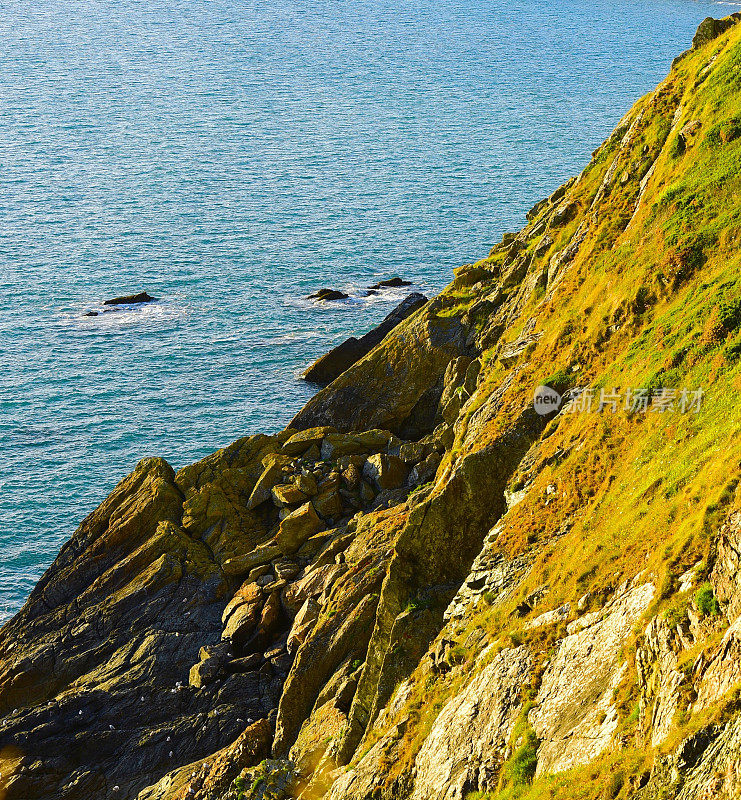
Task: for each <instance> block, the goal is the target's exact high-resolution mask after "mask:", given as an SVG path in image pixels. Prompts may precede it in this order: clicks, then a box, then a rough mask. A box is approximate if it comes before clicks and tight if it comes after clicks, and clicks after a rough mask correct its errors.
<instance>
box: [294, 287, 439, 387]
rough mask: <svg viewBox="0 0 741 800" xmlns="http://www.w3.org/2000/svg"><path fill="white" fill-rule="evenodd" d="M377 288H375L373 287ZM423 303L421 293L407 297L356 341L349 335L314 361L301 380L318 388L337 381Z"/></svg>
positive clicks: (424, 300) (423, 298)
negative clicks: (378, 323) (336, 379)
mask: <svg viewBox="0 0 741 800" xmlns="http://www.w3.org/2000/svg"><path fill="white" fill-rule="evenodd" d="M376 288H378V287H376ZM426 302H427V298H426V297H425V296H424V295H422V294H417V293H415V294H410V295H409V297H407V298H406V299H405V300H403V301H402V302H401V303H399V305H398V306H397V307H396V308H395V309H394V310H393V311H392V312H391V313H390V314H389V315H388V316H387V317H386V318H385V319H384V320H383V322H381V323H380V325H378V326H377V327H375V328H374V329H373V330H372V331H370V332H369V333H366V334H365V336H361V337H360V339H356V338H355V337H354V336H351V337H350V338H349V339H347V340H346V341H344V342H343V343H342V344H340V345H338V346H337V347H335V348H333V349H332V350H330V351H329V352H328V353H326V354H325V355H323V356H322V357H321V358H319V359H317V361H315V362H314V363H313V364H312V365H311V366H310V367H309V368H308V369H307V370H306V371H305V372H304V374H303V375H302V377H303V378H304V379H305V380H307V381H311V383H316V384H318V385H319V386H326V385H327V384H329V383H332V381H333V380H334V379H335V378H338V377H339V376H340V375H341V374H342V373H343V372H344V371H345V370H346V369H348V368H349V367H351V366H352V365H353V364H354V363H355V362H356V361H359V360H360V359H361V358H362V357H363V356H365V355H367V354H368V353H370V351H371V350H372V349H373V348H374V347H375V346H376V345H377V344H379V343H380V342H382V341H383V338H384V337H385V336H386V334H388V333H389V331H391V330H393V329H394V328H395V327H396V326H397V325H398V324H399V323H400V322H403V321H404V320H405V319H406V318H407V317H409V316H410V315H411V314H413V313H414V312H415V311H416V310H417V309H418V308H421V307H422V306H423V305H424V304H425V303H426Z"/></svg>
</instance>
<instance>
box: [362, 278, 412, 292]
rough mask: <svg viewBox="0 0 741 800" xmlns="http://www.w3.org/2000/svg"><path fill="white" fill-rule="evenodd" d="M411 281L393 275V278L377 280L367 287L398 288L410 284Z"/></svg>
mask: <svg viewBox="0 0 741 800" xmlns="http://www.w3.org/2000/svg"><path fill="white" fill-rule="evenodd" d="M411 285H412V282H411V281H405V280H403V279H402V278H400V277H399V276H398V275H395V276H394V277H393V278H387V279H386V280H383V281H378V283H374V284H373V285H372V286H369V287H368V288H369V289H384V288H390V289H394V288H398V287H400V286H411Z"/></svg>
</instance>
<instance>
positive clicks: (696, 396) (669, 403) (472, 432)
mask: <svg viewBox="0 0 741 800" xmlns="http://www.w3.org/2000/svg"><path fill="white" fill-rule="evenodd" d="M740 90H741V26H737V27H736V28H732V29H731V30H730V31H729V32H726V33H724V34H722V35H721V36H720V37H718V38H716V39H714V40H712V41H710V42H709V43H707V44H706V45H705V46H704V47H702V48H700V49H697V50H693V51H690V52H689V53H688V54H686V55H685V56H684V57H683V58H682V59H680V60H678V61H677V63H676V64H675V66H674V67H673V69H672V71H671V73H670V75H669V76H668V78H667V79H666V80H665V81H664V82H663V83H662V84H661V86H660V87H659V88H658V89H657V90H656V91H655V92H652V93H651V94H649V95H647V96H645V97H644V98H642V99H641V100H639V101H638V103H637V104H636V105H635V107H634V108H633V109H632V110H631V112H630V113H629V114H628V115H626V117H625V118H624V119H623V120H622V121H621V124H620V125H619V127H618V128H617V130H616V131H615V133H614V134H613V135H612V136H611V137H610V138H609V139H608V141H607V142H606V143H605V144H604V145H603V146H602V147H600V148H599V149H598V150H597V152H596V153H595V155H594V158H593V160H592V162H591V163H590V164H589V165H588V167H587V168H586V169H585V170H584V172H583V173H582V175H581V176H579V178H578V180H576V181H575V182H573V183H571V184H570V185H569V186H568V187H567V188H566V190H565V192H564V195H563V199H559V200H558V201H557V202H556V205H557V206H559V210H558V211H557V214H561V211H563V213H562V214H561V217H562V218H563V222H561V223H560V224H556V223H555V221H554V212H553V205H554V204H553V203H551V204H550V205H542V204H541V205H540V206H536V208H535V209H534V210H533V212H532V213H531V215H530V216H529V225H528V227H527V228H526V229H525V231H524V232H523V233H522V234H521V235H520V240H521V244H520V246H517V243H516V242H515V243H514V244H513V243H512V242H511V240H505V241H504V242H503V244H502V245H501V246H499V247H497V248H495V249H494V250H493V251H492V253H491V255H490V256H489V257H488V258H486V259H483V260H482V261H480V262H477V263H476V264H474V265H471V266H470V267H467V268H464V269H463V270H462V271H460V272H459V273H458V275H457V277H456V281H455V282H454V283H453V284H452V286H451V287H450V288H449V289H448V290H447V291H446V292H445V293H444V295H443V298H445V299H444V302H443V303H442V306H443V308H444V310H443V311H442V312H440V313H444V314H446V315H449V316H456V315H464V319H465V320H467V322H468V323H469V324H470V325H471V327H472V329H473V331H474V332H475V334H476V335H477V336H478V337H479V339H478V341H479V342H481V343H483V344H484V345H485V346H484V347H483V350H482V352H481V354H480V362H481V373H480V375H479V379H478V382H477V386H476V391H475V392H474V393H473V395H472V396H471V397H470V399H468V400H467V401H466V402H465V403H464V404H463V407H462V409H461V413H460V415H459V416H458V419H457V421H456V423H455V437H456V438H455V444H454V447H453V448H452V449H451V451H450V453H449V455H448V458H447V459H446V461H444V464H443V468H442V469H441V470H440V471H439V472H438V484H439V485H442V484H443V483H444V482H445V481H446V480H447V479H448V476H449V475H450V474H452V473H454V471H455V469H456V467H457V466H458V465H460V464H462V463H464V462H465V460H466V458H467V457H469V456H471V455H472V454H475V453H478V452H481V451H482V450H483V449H484V448H486V447H487V446H488V445H490V444H491V443H492V442H494V441H495V440H496V438H497V437H498V436H500V435H501V434H502V433H503V432H505V431H507V430H508V429H510V428H511V426H512V425H513V424H514V423H515V421H516V420H517V419H518V418H519V416H520V415H521V414H522V413H523V409H525V408H527V407H528V406H530V404H531V403H532V393H533V390H534V389H535V387H536V386H538V385H540V384H546V385H548V386H551V387H552V388H554V389H556V391H558V392H559V393H564V392H566V391H568V390H571V389H574V388H578V389H580V390H586V392H587V393H589V394H591V397H592V411H591V412H587V411H578V410H577V411H575V412H574V413H570V412H568V411H567V412H564V413H562V414H561V415H560V416H559V417H558V418H557V419H556V420H554V421H553V422H552V423H551V424H550V425H549V426H548V427H547V428H546V431H545V433H544V435H543V437H542V440H541V443H540V445H539V448H538V449H537V452H535V453H534V455H533V458H532V460H531V462H530V463H529V464H528V465H527V469H526V470H524V471H523V470H520V471H518V472H517V474H516V475H515V476H514V477H513V479H512V481H511V484H510V488H511V489H515V490H517V489H521V488H527V489H528V491H527V493H526V494H525V496H524V498H523V499H522V500H521V501H520V502H519V503H518V504H517V505H516V506H514V507H513V508H512V509H511V510H510V511H509V512H508V513H507V514H506V516H505V517H504V518H503V520H502V522H501V525H500V530H499V532H498V536H497V549H498V552H500V553H501V554H502V555H503V556H504V557H506V558H508V559H514V558H516V557H524V558H527V559H529V561H530V565H531V566H530V569H529V572H528V574H527V577H526V578H525V580H524V581H523V582H522V583H521V584H520V585H519V586H518V587H517V589H516V591H515V592H513V593H511V594H510V595H507V596H504V597H502V598H498V597H497V596H496V595H494V594H493V593H486V594H484V595H483V598H482V600H481V602H479V604H478V605H476V606H474V607H472V608H471V609H470V611H469V613H468V615H467V617H466V619H465V620H463V621H461V622H459V623H454V624H453V623H451V624H449V625H448V627H447V628H446V630H445V635H446V636H450V635H454V636H455V639H456V642H457V645H456V653H457V657H456V659H455V660H454V661H452V663H451V664H450V666H451V669H450V671H448V672H443V673H442V674H436V673H434V672H431V671H430V668H429V665H428V664H427V663H424V664H422V665H420V667H419V668H418V669H417V671H416V672H415V673H414V675H413V676H412V679H411V680H412V688H411V692H410V694H409V697H408V699H407V701H406V702H405V703H404V704H403V708H401V709H400V710H399V713H398V714H397V715H396V717H395V718H394V719H392V720H389V723H390V724H393V723H395V722H396V721H397V720H398V719H401V718H402V717H404V718H406V724H405V726H404V730H403V734H402V742H401V746H400V747H399V749H398V750H397V751H396V752H395V762H394V763H393V764H388V765H386V768H387V769H388V781H387V785H392V784H393V781H394V780H395V778H396V777H397V776H398V775H400V774H402V773H403V772H404V770H406V769H409V765H410V764H411V763H412V762H413V760H414V758H415V756H416V754H417V753H418V752H419V749H420V747H421V746H422V744H423V742H424V740H425V738H426V736H427V735H428V733H429V731H430V729H431V727H432V725H433V724H434V721H435V719H436V717H437V715H438V714H439V712H440V710H441V709H442V708H443V707H444V705H445V703H446V702H447V700H448V699H449V698H450V697H452V696H454V695H455V694H456V692H458V691H460V688H461V687H462V686H464V685H465V684H466V683H467V682H468V681H469V680H470V678H471V676H472V675H473V674H476V673H478V672H480V670H481V669H483V668H484V666H485V665H486V664H487V663H488V662H489V661H490V659H491V658H493V657H494V655H495V654H496V653H497V652H500V651H501V650H502V649H504V648H508V647H518V646H520V645H523V644H525V645H527V646H528V647H529V648H530V649H531V651H532V652H533V654H534V658H535V673H534V674H535V677H534V684H533V686H531V687H524V688H523V697H522V699H523V701H524V702H525V705H524V706H523V708H524V712H523V714H522V716H521V718H520V721H519V722H518V724H517V726H516V728H515V733H514V736H513V741H512V742H511V743H510V751H509V756H508V758H507V760H506V761H505V762H504V764H503V765H502V768H501V771H500V775H499V788H498V790H497V792H496V793H493V794H481V793H478V792H473V793H470V794H469V795H468V798H469V800H475V799H476V798H480V797H481V798H483V797H487V798H488V797H491V798H495V797H496V798H500V800H504V798H532V800H535V798H569V800H574V798H584V800H586V799H587V798H595V799H596V798H614V797H628V796H631V793H632V792H633V791H634V790H635V788H636V787H638V786H639V785H642V784H641V783H640V781H641V780H642V779H643V777H645V775H646V774H647V773H648V771H649V770H650V768H651V765H652V763H653V758H654V751H652V750H651V748H650V747H645V752H644V749H643V748H644V745H645V742H646V739H645V737H646V735H647V733H648V731H646V730H645V729H642V725H644V722H642V720H641V714H640V704H639V691H638V688H637V674H636V669H635V657H636V656H635V654H636V649H637V648H638V647H640V646H641V641H642V638H641V637H642V632H643V630H644V629H645V626H646V623H647V622H648V621H649V620H650V619H652V618H653V617H656V616H657V615H662V618H663V619H665V620H666V621H667V623H668V624H669V626H670V628H671V629H672V630H673V629H675V628H676V627H677V626H678V625H683V624H686V623H687V619H688V616H687V615H688V609H690V608H692V609H694V611H693V613H695V614H696V615H697V616H698V618H699V619H700V622H701V623H702V624H706V625H707V626H708V627H707V639H706V640H705V642H704V643H703V644H701V645H697V646H696V647H694V648H691V649H689V650H688V651H687V652H686V653H685V654H684V655H683V656H682V658H681V659H680V661H679V663H678V669H679V670H681V671H684V672H686V673H687V674H689V672H690V671H691V668H692V664H693V663H694V662H695V659H696V658H697V657H698V655H699V654H700V653H701V652H702V651H707V652H708V653H712V652H714V648H716V649H717V645H718V643H719V641H720V638H721V637H722V635H723V631H724V629H725V626H724V623H723V622H722V621H720V610H721V609H720V606H719V603H718V599H717V598H716V597H715V595H714V593H713V588H712V585H711V584H710V583H709V582H708V577H709V571H710V568H711V566H712V560H713V557H714V546H715V543H716V540H717V533H718V530H719V528H720V526H721V524H722V522H723V520H724V519H725V517H726V515H727V514H728V511H729V509H731V508H732V507H738V506H739V505H741V493H740V492H739V479H740V478H741V403H739V394H740V392H741V279H739V277H738V276H739V273H740V270H739V268H740V267H741V248H740V247H739V244H741V171H739V169H738V165H739V164H741V91H740ZM541 220H543V224H542V226H540V227H539V224H540V221H541ZM546 223H547V224H546ZM532 231H537V233H532ZM544 231H545V234H544ZM546 236H547V237H549V239H548V241H547V242H546V243H545V245H543V246H542V247H541V246H539V243H540V241H541V239H543V240H545V237H546ZM551 240H552V241H551ZM570 248H573V253H568V255H564V254H565V253H567V252H568V251H569V249H570ZM518 264H522V265H524V266H523V267H522V270H521V272H518V273H517V280H515V281H509V280H508V277H507V276H508V274H509V273H511V272H512V271H513V270H515V271H516V270H518V269H520V268H519V267H518ZM523 270H524V271H523ZM546 273H547V276H548V277H547V280H546V279H545V278H543V277H542V275H545V274H546ZM501 309H505V312H506V313H505V312H503V311H502V310H501ZM499 320H502V324H501V329H496V324H497V322H498V321H499ZM491 331H494V332H493V333H491ZM487 337H488V338H487ZM523 337H530V338H523ZM519 341H522V342H523V346H522V348H521V350H520V351H519V352H515V354H514V355H513V356H511V357H509V356H508V358H507V359H503V358H502V357H501V355H502V352H503V347H504V346H505V345H507V346H511V345H513V344H515V343H517V342H519ZM513 352H514V351H513ZM503 387H504V388H503ZM629 392H630V393H632V394H629ZM615 395H619V397H618V399H615V397H614V396H615ZM583 396H584V395H583ZM626 396H628V397H629V398H630V402H629V403H628V404H627V405H626ZM493 398H496V402H494V401H493ZM636 398H638V401H636ZM641 398H643V399H642V400H641ZM613 401H614V403H615V405H614V406H613V404H612V403H613ZM640 402H644V403H645V404H646V406H647V408H646V410H643V409H642V407H641V405H640ZM600 404H602V407H601V408H600ZM662 404H663V407H664V408H665V409H667V410H665V411H663V412H662V411H661V408H662ZM490 409H491V410H490ZM435 491H437V489H436V490H435ZM690 569H694V578H693V580H694V584H693V589H692V591H691V592H686V591H685V592H682V593H680V577H681V576H683V575H684V574H685V573H687V572H688V571H689V570H690ZM639 575H640V576H643V578H644V580H646V581H651V582H652V583H653V584H654V586H655V587H656V593H655V595H654V599H653V602H652V604H651V606H650V608H648V609H647V610H646V612H645V614H644V618H643V620H642V622H641V623H640V624H638V625H636V627H635V630H634V633H633V635H632V637H630V638H629V640H628V641H627V642H625V645H624V655H625V659H626V662H627V664H628V665H629V666H628V668H627V670H626V672H625V674H624V675H623V677H622V680H621V682H620V684H619V686H618V687H617V689H616V690H615V696H614V702H615V705H616V707H617V710H618V715H619V723H618V725H619V728H618V729H619V731H620V734H621V736H622V740H623V742H624V747H623V748H622V749H621V750H619V752H614V753H611V754H610V755H609V756H601V757H600V758H598V759H596V760H594V761H593V762H592V763H591V764H590V765H589V766H587V767H578V768H575V769H573V770H569V771H568V772H566V773H564V774H563V775H556V776H551V777H544V778H537V779H534V774H535V764H536V758H537V750H538V744H539V743H538V740H537V737H536V735H535V732H534V731H533V730H532V728H531V727H530V726H529V723H528V716H527V712H528V709H529V705H528V703H529V702H531V701H532V700H533V698H534V697H535V693H536V692H537V686H538V679H539V675H540V674H541V673H542V669H543V664H544V663H546V662H547V661H548V659H549V658H550V656H551V654H552V651H553V648H554V646H555V643H556V641H557V640H558V639H559V638H560V637H562V636H563V635H564V633H565V631H564V630H563V626H552V627H549V628H547V629H531V630H528V629H527V626H526V623H527V622H528V620H529V619H532V618H533V617H534V616H536V614H537V613H540V611H541V610H543V609H538V610H537V611H535V610H533V611H527V610H525V611H524V612H521V613H520V612H518V611H517V609H521V608H523V605H524V599H525V598H526V597H528V596H529V595H530V594H531V593H533V592H534V591H535V590H536V589H537V588H538V587H540V586H545V585H547V587H548V591H549V593H548V608H551V609H553V608H557V607H558V606H560V605H561V604H564V603H570V604H571V608H572V609H574V608H575V607H576V605H577V602H578V601H580V599H582V602H583V603H585V606H584V608H585V609H590V608H591V609H599V608H600V606H601V605H602V604H603V603H604V602H605V601H606V599H607V598H608V597H609V596H610V594H611V593H612V592H614V590H615V589H616V588H617V587H618V586H619V585H620V584H621V583H623V582H624V581H626V580H632V579H634V578H635V577H636V576H639ZM409 608H410V609H411V608H413V604H412V605H410V606H409ZM725 624H727V623H725ZM712 626H715V627H712ZM490 646H491V647H490ZM485 648H488V649H487V650H486V655H485V656H484V657H482V656H481V654H482V652H483V651H484V649H485ZM682 692H685V690H684V689H682V690H681V691H680V694H681V693H682ZM693 699H694V698H693V697H692V696H691V693H687V692H685V694H683V695H682V696H681V702H680V706H679V711H678V712H677V717H676V720H675V725H676V727H675V732H676V735H674V736H672V737H670V738H669V739H668V740H667V745H666V751H667V752H668V748H669V747H670V746H675V745H676V744H677V741H678V738H677V737H679V736H683V735H687V734H688V733H689V732H691V731H693V730H697V729H698V727H699V725H701V724H704V723H707V720H708V719H711V718H718V716H719V715H720V716H722V715H723V714H725V715H728V714H729V713H730V712H729V710H728V709H729V708H735V705H733V703H731V705H730V706H729V703H728V702H726V701H724V702H723V703H720V704H718V705H713V706H712V709H711V710H710V711H707V710H706V711H705V712H703V713H702V714H698V715H697V716H696V718H694V719H693V714H692V711H691V702H692V700H693ZM734 702H735V701H734ZM721 708H722V709H723V710H719V709H721ZM383 734H384V731H383V730H375V731H372V732H371V733H370V734H369V735H368V737H367V738H366V740H365V747H364V749H363V750H362V751H361V752H359V753H358V754H357V756H356V761H355V763H357V760H358V759H359V758H360V757H362V756H363V755H364V754H365V753H366V752H367V751H368V750H369V749H370V747H371V746H372V745H373V744H374V743H375V742H376V741H378V740H379V739H380V738H381V737H382V735H383ZM631 743H637V744H638V746H637V747H636V749H633V748H632V745H631ZM642 776H643V777H642ZM384 796H385V795H384Z"/></svg>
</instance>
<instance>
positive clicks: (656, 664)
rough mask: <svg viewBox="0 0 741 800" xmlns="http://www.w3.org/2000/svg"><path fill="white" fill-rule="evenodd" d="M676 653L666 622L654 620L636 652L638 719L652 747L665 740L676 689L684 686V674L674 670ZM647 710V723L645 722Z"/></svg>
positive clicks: (674, 709)
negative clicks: (639, 697)
mask: <svg viewBox="0 0 741 800" xmlns="http://www.w3.org/2000/svg"><path fill="white" fill-rule="evenodd" d="M677 649H678V648H677V647H676V644H675V640H674V634H673V632H672V631H671V630H670V629H669V626H668V625H667V624H666V621H665V620H664V619H663V618H661V617H654V619H652V620H651V622H650V623H649V624H648V627H647V628H646V632H645V634H644V637H643V642H642V644H641V646H640V647H638V648H637V650H636V670H637V672H638V685H639V687H640V689H641V699H640V715H641V720H642V721H643V723H644V726H645V729H647V730H651V746H652V747H658V746H659V745H660V744H661V743H662V742H663V741H664V740H665V739H666V738H667V736H668V735H669V733H670V732H671V729H672V724H673V722H674V715H675V714H676V712H677V710H678V708H679V702H680V698H679V687H680V686H681V684H682V683H683V682H684V674H683V673H682V672H681V671H679V670H678V669H677V663H678V657H677V656H678V653H677ZM649 710H650V711H651V719H650V720H647V719H646V716H647V714H648V711H649Z"/></svg>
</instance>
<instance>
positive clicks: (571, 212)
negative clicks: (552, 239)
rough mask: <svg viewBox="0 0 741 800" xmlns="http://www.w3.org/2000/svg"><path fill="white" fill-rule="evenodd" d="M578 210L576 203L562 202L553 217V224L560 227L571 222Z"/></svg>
mask: <svg viewBox="0 0 741 800" xmlns="http://www.w3.org/2000/svg"><path fill="white" fill-rule="evenodd" d="M576 211H577V205H576V203H562V204H561V205H560V206H559V207H558V208H557V209H556V210H555V211H554V212H553V216H552V217H551V225H553V226H555V227H559V226H561V225H565V224H566V223H567V222H570V221H571V220H572V219H573V218H574V217H575V216H576Z"/></svg>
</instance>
